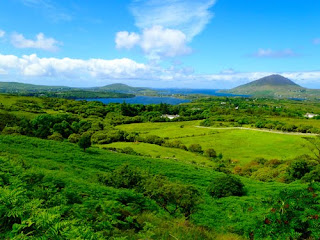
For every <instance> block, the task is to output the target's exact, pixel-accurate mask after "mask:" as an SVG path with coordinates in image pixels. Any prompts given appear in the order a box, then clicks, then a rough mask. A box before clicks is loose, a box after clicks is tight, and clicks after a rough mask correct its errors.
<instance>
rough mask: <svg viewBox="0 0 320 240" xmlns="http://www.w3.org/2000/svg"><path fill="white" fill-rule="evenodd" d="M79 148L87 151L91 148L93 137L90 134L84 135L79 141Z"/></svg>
mask: <svg viewBox="0 0 320 240" xmlns="http://www.w3.org/2000/svg"><path fill="white" fill-rule="evenodd" d="M78 144H79V147H80V148H83V151H86V149H87V148H89V147H90V146H91V137H90V135H88V134H83V135H82V136H81V138H80V140H79V143H78Z"/></svg>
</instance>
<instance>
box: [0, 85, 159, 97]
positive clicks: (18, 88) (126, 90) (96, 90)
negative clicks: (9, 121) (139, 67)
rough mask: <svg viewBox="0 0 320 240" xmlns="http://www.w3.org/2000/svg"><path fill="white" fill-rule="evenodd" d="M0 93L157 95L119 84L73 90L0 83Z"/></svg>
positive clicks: (94, 95)
mask: <svg viewBox="0 0 320 240" xmlns="http://www.w3.org/2000/svg"><path fill="white" fill-rule="evenodd" d="M0 93H10V94H19V95H25V96H48V97H62V98H109V97H112V98H117V97H118V98H126V97H134V96H135V95H147V96H155V95H157V91H155V90H152V89H150V88H140V87H130V86H128V85H125V84H121V83H116V84H110V85H106V86H103V87H93V88H73V87H65V86H44V85H34V84H27V83H18V82H0Z"/></svg>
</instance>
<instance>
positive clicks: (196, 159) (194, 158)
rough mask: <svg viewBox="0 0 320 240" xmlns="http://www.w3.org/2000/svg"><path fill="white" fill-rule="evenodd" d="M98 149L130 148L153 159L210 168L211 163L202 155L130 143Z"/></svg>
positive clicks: (117, 143) (113, 144)
mask: <svg viewBox="0 0 320 240" xmlns="http://www.w3.org/2000/svg"><path fill="white" fill-rule="evenodd" d="M99 147H101V148H105V147H111V148H125V147H131V148H132V149H133V150H134V151H136V152H137V153H140V154H141V155H144V156H147V155H150V156H151V157H153V158H164V159H172V160H173V161H177V162H184V163H192V164H198V165H206V166H211V165H212V161H210V160H209V159H208V158H206V157H204V156H203V155H200V154H196V153H192V152H188V151H185V150H182V149H177V148H168V147H162V146H158V145H154V144H148V143H132V142H115V143H111V144H107V145H100V146H99Z"/></svg>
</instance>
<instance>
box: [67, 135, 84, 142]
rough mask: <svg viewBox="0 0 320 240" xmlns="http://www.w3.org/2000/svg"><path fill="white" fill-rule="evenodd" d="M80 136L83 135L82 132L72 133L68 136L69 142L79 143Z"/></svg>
mask: <svg viewBox="0 0 320 240" xmlns="http://www.w3.org/2000/svg"><path fill="white" fill-rule="evenodd" d="M80 138H81V135H80V134H76V133H72V134H71V135H70V136H69V137H68V140H69V142H71V143H77V142H79V140H80Z"/></svg>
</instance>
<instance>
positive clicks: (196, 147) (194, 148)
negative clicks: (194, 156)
mask: <svg viewBox="0 0 320 240" xmlns="http://www.w3.org/2000/svg"><path fill="white" fill-rule="evenodd" d="M188 150H189V151H190V152H196V153H202V147H201V145H200V144H198V143H194V144H191V145H190V146H189V148H188Z"/></svg>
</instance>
